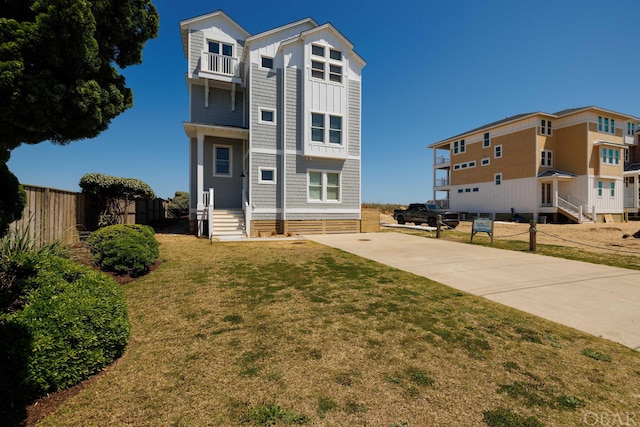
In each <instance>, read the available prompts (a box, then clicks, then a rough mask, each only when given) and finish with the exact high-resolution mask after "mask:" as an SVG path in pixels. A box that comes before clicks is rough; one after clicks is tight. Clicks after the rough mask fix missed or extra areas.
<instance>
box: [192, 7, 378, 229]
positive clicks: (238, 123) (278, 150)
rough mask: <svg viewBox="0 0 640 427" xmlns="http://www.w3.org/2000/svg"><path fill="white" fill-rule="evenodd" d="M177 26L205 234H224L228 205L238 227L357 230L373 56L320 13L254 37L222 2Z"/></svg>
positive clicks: (195, 193)
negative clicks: (366, 73) (368, 65)
mask: <svg viewBox="0 0 640 427" xmlns="http://www.w3.org/2000/svg"><path fill="white" fill-rule="evenodd" d="M180 29H181V33H182V41H183V45H184V52H185V56H186V58H187V60H188V72H187V88H188V90H189V102H190V104H189V121H188V122H186V123H184V128H185V131H186V133H187V135H188V137H189V150H190V190H189V191H190V195H191V208H190V218H191V220H192V224H194V225H197V232H198V234H199V235H206V233H207V232H208V230H209V229H211V230H212V232H213V234H214V235H222V234H223V233H224V228H223V225H222V224H223V223H224V222H225V221H231V222H233V220H231V219H230V218H229V219H227V220H225V219H222V218H221V219H220V220H218V219H217V218H218V217H217V216H216V214H217V213H218V212H220V211H227V212H225V215H226V216H227V217H232V216H235V217H236V218H237V222H235V224H234V226H233V227H231V228H237V229H238V230H237V231H236V233H239V234H247V235H254V236H255V235H258V234H263V235H264V234H272V233H331V232H357V231H359V229H360V204H361V191H360V189H361V188H360V171H361V141H360V139H361V131H360V122H361V114H360V111H361V97H362V95H361V88H362V85H361V74H362V68H363V67H364V66H365V62H364V61H363V59H362V58H361V57H360V56H358V54H357V53H356V52H355V51H354V50H353V45H352V43H351V42H350V41H349V40H348V39H347V38H345V37H344V36H343V35H342V34H341V33H340V32H339V31H338V30H337V29H336V28H334V27H333V25H331V24H329V23H327V24H323V25H319V24H317V23H316V22H315V21H314V20H313V19H311V18H307V19H303V20H300V21H297V22H293V23H291V24H287V25H283V26H281V27H278V28H274V29H272V30H268V31H265V32H262V33H259V34H255V35H251V34H249V32H247V31H246V30H245V29H243V28H242V27H241V26H240V25H238V24H237V23H236V22H235V21H233V20H232V19H231V18H229V17H228V16H227V15H226V14H225V13H224V12H222V11H216V12H213V13H210V14H207V15H202V16H198V17H195V18H191V19H187V20H184V21H182V22H180ZM209 220H212V221H213V225H212V226H211V227H209V224H210V223H209Z"/></svg>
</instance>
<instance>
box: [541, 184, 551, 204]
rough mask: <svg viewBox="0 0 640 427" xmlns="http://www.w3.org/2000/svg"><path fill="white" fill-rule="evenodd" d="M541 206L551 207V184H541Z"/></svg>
mask: <svg viewBox="0 0 640 427" xmlns="http://www.w3.org/2000/svg"><path fill="white" fill-rule="evenodd" d="M542 204H543V205H549V206H550V205H551V183H550V182H543V183H542Z"/></svg>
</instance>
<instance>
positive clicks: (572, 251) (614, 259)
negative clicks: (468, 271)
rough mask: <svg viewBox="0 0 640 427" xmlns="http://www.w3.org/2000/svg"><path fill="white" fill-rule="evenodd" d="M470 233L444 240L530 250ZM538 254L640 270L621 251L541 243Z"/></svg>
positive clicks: (451, 233) (639, 260)
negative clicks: (470, 240) (607, 251)
mask: <svg viewBox="0 0 640 427" xmlns="http://www.w3.org/2000/svg"><path fill="white" fill-rule="evenodd" d="M383 231H386V232H395V233H405V234H411V235H414V236H420V237H426V238H435V233H425V232H424V231H419V230H411V229H399V228H394V229H393V230H383ZM469 237H470V235H469V233H463V232H460V231H457V230H446V231H445V232H444V233H443V234H442V237H441V238H442V239H443V240H448V241H451V242H458V243H465V244H473V245H478V246H488V247H492V248H496V249H506V250H510V251H518V252H529V242H528V241H521V240H508V239H493V244H491V239H490V238H489V237H487V236H486V235H483V234H481V233H478V234H477V235H476V236H475V237H474V238H473V243H470V242H469ZM536 254H538V255H547V256H552V257H557V258H565V259H570V260H574V261H584V262H590V263H593V264H601V265H608V266H611V267H620V268H628V269H632V270H640V257H639V256H637V255H625V254H621V253H613V252H611V253H599V252H590V251H587V250H583V249H578V248H572V247H568V246H561V245H548V244H540V243H538V244H537V245H536Z"/></svg>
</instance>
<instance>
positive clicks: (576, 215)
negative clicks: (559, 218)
mask: <svg viewBox="0 0 640 427" xmlns="http://www.w3.org/2000/svg"><path fill="white" fill-rule="evenodd" d="M558 211H559V212H560V213H561V214H563V215H564V216H566V217H567V218H569V219H570V220H571V221H574V222H575V223H577V224H584V223H587V224H589V223H592V222H594V221H593V219H591V216H590V214H584V213H580V212H579V211H578V209H574V208H573V207H569V206H558Z"/></svg>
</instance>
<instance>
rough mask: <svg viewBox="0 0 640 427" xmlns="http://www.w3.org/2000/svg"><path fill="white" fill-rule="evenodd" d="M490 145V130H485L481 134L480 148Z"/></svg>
mask: <svg viewBox="0 0 640 427" xmlns="http://www.w3.org/2000/svg"><path fill="white" fill-rule="evenodd" d="M485 135H487V136H488V138H485V137H484V136H485ZM489 147H491V133H490V132H485V133H484V134H482V148H489Z"/></svg>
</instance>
